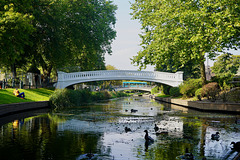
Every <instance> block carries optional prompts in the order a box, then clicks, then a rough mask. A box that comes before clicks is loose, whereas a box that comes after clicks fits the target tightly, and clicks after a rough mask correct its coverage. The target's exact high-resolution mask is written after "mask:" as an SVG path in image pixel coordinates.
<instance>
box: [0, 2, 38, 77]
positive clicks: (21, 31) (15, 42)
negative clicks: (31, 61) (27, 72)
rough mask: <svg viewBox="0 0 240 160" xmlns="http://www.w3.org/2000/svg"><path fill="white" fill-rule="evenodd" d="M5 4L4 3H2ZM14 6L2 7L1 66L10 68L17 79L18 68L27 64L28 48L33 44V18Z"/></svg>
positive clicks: (0, 17)
mask: <svg viewBox="0 0 240 160" xmlns="http://www.w3.org/2000/svg"><path fill="white" fill-rule="evenodd" d="M2 4H4V3H2ZM17 9H19V8H17V7H16V6H14V4H12V3H10V4H6V5H2V6H1V10H0V66H5V67H6V68H9V69H10V70H11V72H12V74H13V78H15V77H16V68H17V67H18V68H21V67H22V66H24V65H25V64H26V61H27V58H28V55H27V53H25V52H24V49H25V47H26V46H29V45H31V44H32V42H31V39H30V35H31V34H32V33H33V31H34V27H33V25H32V20H33V16H32V15H31V14H27V13H26V14H25V13H21V12H19V11H18V10H17Z"/></svg>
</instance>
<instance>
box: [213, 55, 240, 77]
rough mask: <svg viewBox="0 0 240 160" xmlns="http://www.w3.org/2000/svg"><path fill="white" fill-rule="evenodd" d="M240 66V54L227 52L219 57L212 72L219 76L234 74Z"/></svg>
mask: <svg viewBox="0 0 240 160" xmlns="http://www.w3.org/2000/svg"><path fill="white" fill-rule="evenodd" d="M239 67H240V55H231V54H229V53H225V54H222V55H220V56H219V57H217V60H216V62H214V64H213V66H212V67H211V69H212V72H213V73H214V74H215V76H217V77H219V78H224V77H232V76H234V75H235V74H236V73H237V71H238V68H239Z"/></svg>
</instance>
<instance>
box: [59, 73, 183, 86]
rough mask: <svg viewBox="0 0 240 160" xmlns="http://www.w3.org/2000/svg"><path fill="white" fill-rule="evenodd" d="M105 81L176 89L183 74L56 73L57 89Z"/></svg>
mask: <svg viewBox="0 0 240 160" xmlns="http://www.w3.org/2000/svg"><path fill="white" fill-rule="evenodd" d="M107 80H138V81H147V82H156V83H163V84H167V85H169V86H173V87H177V86H179V85H180V84H181V83H182V82H183V72H181V71H180V72H176V73H168V72H158V71H128V70H101V71H86V72H74V73H65V72H58V82H57V88H59V89H61V88H66V87H68V86H71V85H74V84H78V83H84V82H92V81H107Z"/></svg>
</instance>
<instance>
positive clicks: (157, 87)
mask: <svg viewBox="0 0 240 160" xmlns="http://www.w3.org/2000/svg"><path fill="white" fill-rule="evenodd" d="M160 91H161V89H160V87H159V86H155V87H154V88H152V89H151V94H155V93H159V92H160Z"/></svg>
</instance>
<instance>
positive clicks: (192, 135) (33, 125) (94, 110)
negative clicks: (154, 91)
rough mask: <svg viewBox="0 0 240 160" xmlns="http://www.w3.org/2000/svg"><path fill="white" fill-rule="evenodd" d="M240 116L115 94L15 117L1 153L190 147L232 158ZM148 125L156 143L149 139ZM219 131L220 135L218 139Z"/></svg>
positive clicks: (169, 154) (86, 154) (153, 152)
mask: <svg viewBox="0 0 240 160" xmlns="http://www.w3.org/2000/svg"><path fill="white" fill-rule="evenodd" d="M132 109H133V110H135V112H131V110H132ZM236 117H237V116H236V115H226V114H216V113H204V112H198V111H194V110H188V109H186V108H183V107H178V106H171V105H169V104H160V103H158V102H155V101H152V100H150V99H148V98H144V97H130V98H124V99H114V100H111V101H105V102H101V103H96V104H92V105H89V106H81V107H73V108H68V109H65V110H62V111H58V112H49V113H47V114H39V115H36V116H33V117H29V118H17V119H15V120H12V122H10V123H6V124H4V125H2V126H1V130H0V155H1V159H77V160H80V159H98V160H101V159H103V160H105V159H115V160H127V159H130V160H135V159H157V160H173V159H181V158H182V157H183V155H184V154H185V152H186V149H187V148H188V151H189V152H191V153H192V154H193V155H194V157H195V159H202V158H203V157H206V158H207V159H211V160H215V159H231V158H233V157H234V156H236V154H237V152H235V151H232V150H231V148H230V147H231V146H230V144H231V142H232V141H235V142H236V141H240V134H239V131H240V124H236V123H235V120H236ZM155 125H156V126H155ZM126 127H127V128H129V129H130V130H131V131H128V132H126V131H125V128H126ZM154 127H157V128H158V129H157V130H156V129H154ZM144 130H148V132H149V135H150V136H151V137H152V138H153V139H154V143H152V144H149V143H146V141H145V139H144V135H145V133H144ZM217 131H218V132H219V133H220V138H219V141H216V140H212V139H211V135H212V134H213V133H216V132H217Z"/></svg>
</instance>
